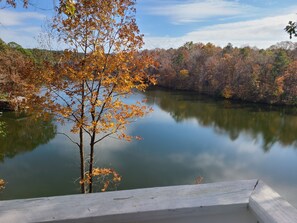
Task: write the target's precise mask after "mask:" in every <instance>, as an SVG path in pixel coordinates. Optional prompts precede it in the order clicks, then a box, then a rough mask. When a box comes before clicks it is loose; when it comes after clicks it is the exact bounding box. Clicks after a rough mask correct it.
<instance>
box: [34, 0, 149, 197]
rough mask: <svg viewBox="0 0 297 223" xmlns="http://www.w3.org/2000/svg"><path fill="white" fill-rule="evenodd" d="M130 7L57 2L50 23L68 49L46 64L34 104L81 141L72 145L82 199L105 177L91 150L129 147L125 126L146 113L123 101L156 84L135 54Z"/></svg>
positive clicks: (144, 59) (126, 2) (128, 1)
mask: <svg viewBox="0 0 297 223" xmlns="http://www.w3.org/2000/svg"><path fill="white" fill-rule="evenodd" d="M134 5H135V1H134V0H111V1H105V0H104V1H103V0H101V1H98V0H81V1H70V0H67V1H65V0H61V1H60V7H59V8H58V11H57V16H56V17H55V18H54V21H53V29H55V30H56V31H57V32H58V34H59V36H58V37H59V38H60V40H62V41H63V42H64V43H65V44H67V45H68V49H67V50H65V51H64V53H63V54H62V55H61V57H60V58H59V60H58V63H54V64H53V63H45V64H44V67H46V68H47V69H46V71H44V69H42V70H41V74H40V76H41V77H42V79H41V82H42V83H44V89H45V90H44V92H43V96H42V97H40V98H39V99H38V100H39V101H40V102H41V103H42V105H43V106H42V108H44V111H45V112H50V113H53V114H55V115H56V117H57V118H58V120H59V121H61V122H65V121H68V122H71V123H73V125H72V129H71V131H72V133H74V134H77V135H78V136H79V140H78V141H75V140H74V139H71V141H72V142H74V143H75V144H76V145H77V146H78V148H79V150H80V157H81V175H80V183H81V191H82V192H83V193H85V192H92V191H93V180H94V178H95V177H98V176H99V175H100V176H103V175H106V174H107V173H106V171H104V170H106V169H101V170H100V169H97V168H95V167H94V150H95V145H96V144H97V143H99V142H100V141H102V140H103V139H105V138H107V137H110V136H114V137H117V138H119V139H124V140H128V141H130V140H131V139H132V138H133V137H132V136H130V135H127V134H126V128H127V125H128V124H130V123H131V121H133V120H135V119H136V118H139V117H142V116H144V115H145V114H146V113H147V112H149V110H150V109H149V108H147V107H146V106H145V105H144V104H143V103H142V102H141V101H139V102H137V103H135V104H131V103H129V102H128V101H127V100H126V98H127V97H129V95H131V94H132V93H133V91H135V90H139V91H144V90H145V89H146V87H147V86H148V85H149V84H151V83H155V79H154V77H153V76H150V75H148V72H147V70H148V69H149V68H150V67H152V66H153V65H154V60H153V59H152V58H151V57H150V56H149V55H148V54H146V53H139V49H140V48H141V47H142V45H143V40H142V35H141V34H139V30H138V27H137V24H136V20H135V8H134ZM68 138H70V137H68ZM86 140H87V142H88V143H87V144H85V141H86ZM87 148H88V150H87ZM86 160H87V162H86ZM109 174H111V175H113V176H114V177H113V179H114V181H118V180H119V179H120V177H118V176H117V175H116V174H115V172H113V171H110V172H109V173H108V175H109ZM108 182H110V181H108ZM106 185H107V184H104V185H103V188H102V190H106Z"/></svg>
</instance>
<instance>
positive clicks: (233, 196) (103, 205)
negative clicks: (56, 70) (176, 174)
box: [0, 180, 257, 223]
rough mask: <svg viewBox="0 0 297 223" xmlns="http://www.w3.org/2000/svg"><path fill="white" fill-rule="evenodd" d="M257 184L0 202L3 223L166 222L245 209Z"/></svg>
mask: <svg viewBox="0 0 297 223" xmlns="http://www.w3.org/2000/svg"><path fill="white" fill-rule="evenodd" d="M256 182H257V180H244V181H236V182H222V183H213V184H201V185H187V186H172V187H159V188H148V189H136V190H127V191H116V192H106V193H97V194H80V195H70V196H60V197H48V198H37V199H26V200H12V201H1V202H0V222H10V223H16V222H23V223H26V222H31V223H32V222H46V221H47V222H64V221H65V222H66V221H67V220H68V221H69V222H101V221H99V219H104V221H103V222H113V221H112V218H116V216H119V215H121V216H124V215H125V216H126V219H130V220H131V216H133V218H137V217H138V218H137V220H138V221H141V220H142V221H143V220H145V218H148V217H153V216H155V217H156V218H158V217H159V218H160V217H162V218H166V216H167V217H168V216H170V215H172V214H173V213H179V212H178V211H181V210H182V212H181V213H185V211H190V212H191V211H192V212H194V213H195V214H197V213H200V214H210V213H216V212H218V211H222V210H223V208H222V207H228V206H229V208H231V209H232V208H233V209H234V208H235V207H236V208H246V207H247V204H248V200H249V196H250V195H251V193H252V191H253V189H254V187H255V184H256ZM231 209H230V211H231ZM225 210H227V209H225ZM74 219H76V220H74ZM121 219H122V218H121ZM121 222H122V221H121Z"/></svg>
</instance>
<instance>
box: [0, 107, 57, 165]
mask: <svg viewBox="0 0 297 223" xmlns="http://www.w3.org/2000/svg"><path fill="white" fill-rule="evenodd" d="M0 122H1V123H2V131H3V133H4V134H1V135H0V161H1V162H3V160H4V158H6V157H7V158H13V157H14V156H16V155H17V154H19V153H23V152H28V151H32V150H34V149H35V148H36V147H38V146H39V145H42V144H47V143H48V142H49V141H50V140H51V139H53V138H54V137H55V134H56V127H55V126H54V125H53V124H52V122H51V121H43V120H41V119H35V118H34V117H31V116H26V115H17V114H15V113H13V112H5V113H2V115H1V117H0Z"/></svg>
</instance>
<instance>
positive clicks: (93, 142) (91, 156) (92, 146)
mask: <svg viewBox="0 0 297 223" xmlns="http://www.w3.org/2000/svg"><path fill="white" fill-rule="evenodd" d="M95 136H96V133H95V132H93V135H92V137H91V142H90V166H89V176H90V179H89V180H90V181H89V193H93V164H94V147H95Z"/></svg>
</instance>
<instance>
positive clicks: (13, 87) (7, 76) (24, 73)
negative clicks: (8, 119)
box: [0, 39, 61, 107]
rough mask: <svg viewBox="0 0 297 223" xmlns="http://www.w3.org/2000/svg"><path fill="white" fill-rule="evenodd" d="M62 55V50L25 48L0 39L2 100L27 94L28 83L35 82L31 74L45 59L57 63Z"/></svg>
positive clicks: (0, 98) (0, 95)
mask: <svg viewBox="0 0 297 223" xmlns="http://www.w3.org/2000/svg"><path fill="white" fill-rule="evenodd" d="M60 55H61V51H60V52H59V51H49V50H42V49H24V48H23V47H22V46H20V45H19V44H17V43H15V42H10V43H5V42H4V41H3V40H1V39H0V102H1V101H2V103H3V101H6V100H9V99H11V98H13V97H14V96H26V94H27V93H28V92H26V91H25V89H27V90H28V84H34V83H33V82H32V77H30V78H29V74H30V73H32V72H34V69H35V68H37V67H38V66H42V65H43V62H44V61H47V62H53V63H55V62H56V61H58V58H59V56H60ZM0 107H1V104H0Z"/></svg>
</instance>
